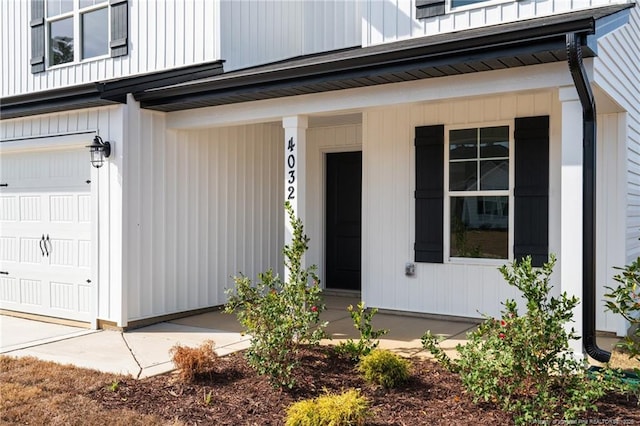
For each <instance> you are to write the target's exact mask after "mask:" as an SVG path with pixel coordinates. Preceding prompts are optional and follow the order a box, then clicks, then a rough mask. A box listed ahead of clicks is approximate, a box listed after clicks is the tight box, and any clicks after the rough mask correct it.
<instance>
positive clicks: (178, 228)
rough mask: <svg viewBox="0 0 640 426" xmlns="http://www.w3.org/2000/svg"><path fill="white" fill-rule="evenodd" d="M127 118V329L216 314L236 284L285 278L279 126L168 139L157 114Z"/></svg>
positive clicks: (184, 134) (194, 132)
mask: <svg viewBox="0 0 640 426" xmlns="http://www.w3.org/2000/svg"><path fill="white" fill-rule="evenodd" d="M129 117H130V122H131V123H132V126H131V128H130V131H129V137H128V140H129V144H128V145H127V151H126V155H127V160H126V171H127V176H128V179H127V182H128V184H127V186H126V187H125V195H124V197H125V202H124V217H125V226H124V235H125V239H124V242H123V253H124V265H123V267H124V275H125V280H126V283H127V285H126V287H127V293H126V304H127V312H128V313H127V321H135V320H139V319H144V318H150V317H157V316H160V315H165V314H171V313H176V312H182V311H189V310H193V309H199V308H207V307H211V306H216V305H221V304H223V303H225V301H226V296H225V289H226V288H229V287H232V286H233V280H232V277H233V276H236V275H238V274H240V273H243V274H245V275H247V276H249V277H250V278H252V279H254V278H255V277H256V276H257V274H258V273H259V272H263V271H266V270H267V269H269V268H274V270H275V271H276V272H279V273H282V270H281V269H282V267H281V266H280V265H282V253H281V250H282V245H283V239H284V227H283V224H284V209H283V206H284V189H283V188H284V182H283V180H282V176H283V174H284V151H283V150H284V145H283V140H284V132H283V129H282V125H281V124H280V123H266V124H255V125H246V126H237V127H226V128H215V129H202V130H178V131H171V130H170V131H165V130H164V129H165V127H164V126H165V123H164V115H163V114H161V113H153V112H148V111H144V110H140V109H135V108H133V107H132V111H131V112H130V115H129Z"/></svg>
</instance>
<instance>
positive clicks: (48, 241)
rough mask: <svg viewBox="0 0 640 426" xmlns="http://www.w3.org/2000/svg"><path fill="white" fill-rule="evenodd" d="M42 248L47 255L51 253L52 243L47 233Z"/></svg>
mask: <svg viewBox="0 0 640 426" xmlns="http://www.w3.org/2000/svg"><path fill="white" fill-rule="evenodd" d="M47 243H49V250H46V248H47ZM44 248H45V250H46V251H47V256H49V255H50V254H51V253H53V243H52V242H51V240H50V239H49V234H47V241H46V242H45V245H44Z"/></svg>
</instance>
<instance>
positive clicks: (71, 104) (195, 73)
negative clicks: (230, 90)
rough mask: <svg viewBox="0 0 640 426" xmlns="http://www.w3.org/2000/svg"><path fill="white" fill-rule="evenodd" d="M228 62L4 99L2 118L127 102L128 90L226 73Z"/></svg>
mask: <svg viewBox="0 0 640 426" xmlns="http://www.w3.org/2000/svg"><path fill="white" fill-rule="evenodd" d="M223 63H224V61H222V60H218V61H213V62H207V63H204V64H197V65H190V66H186V67H181V68H176V69H170V70H165V71H159V72H153V73H148V74H142V75H136V76H131V77H127V78H119V79H114V80H110V81H104V82H98V83H88V84H82V85H77V86H70V87H64V88H60V89H52V90H46V91H39V92H32V93H27V94H23V95H16V96H10V97H5V98H2V99H0V119H11V118H18V117H26V116H31V115H38V114H47V113H53V112H61V111H69V110H74V109H82V108H92V107H99V106H106V105H114V104H118V103H125V102H126V96H127V94H128V93H132V92H135V91H140V90H148V89H151V88H153V87H160V86H167V85H171V84H178V83H184V82H186V81H190V80H194V79H201V78H207V77H212V76H214V75H219V74H222V73H223Z"/></svg>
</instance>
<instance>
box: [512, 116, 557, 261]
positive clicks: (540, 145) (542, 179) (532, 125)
mask: <svg viewBox="0 0 640 426" xmlns="http://www.w3.org/2000/svg"><path fill="white" fill-rule="evenodd" d="M514 139H515V186H514V197H515V206H514V216H515V226H514V235H513V237H514V247H513V254H514V257H515V259H516V260H520V259H522V258H523V257H525V256H527V255H530V256H531V259H532V264H533V266H542V264H543V263H544V262H547V261H548V258H549V117H548V116H543V117H526V118H516V120H515V137H514Z"/></svg>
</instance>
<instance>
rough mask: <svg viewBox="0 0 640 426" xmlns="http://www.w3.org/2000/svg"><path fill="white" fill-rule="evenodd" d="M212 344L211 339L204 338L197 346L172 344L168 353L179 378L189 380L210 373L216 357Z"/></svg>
mask: <svg viewBox="0 0 640 426" xmlns="http://www.w3.org/2000/svg"><path fill="white" fill-rule="evenodd" d="M214 345H215V344H214V343H213V340H205V341H204V342H203V343H202V345H200V346H199V347H197V348H191V347H188V346H181V345H175V346H173V347H172V348H171V350H170V351H169V353H170V354H171V359H172V361H173V364H174V365H175V366H176V368H177V369H178V374H179V376H180V379H182V380H183V381H185V382H191V381H193V380H194V379H195V378H196V377H198V376H203V375H206V374H211V372H212V371H213V369H214V367H215V365H216V361H217V359H218V355H217V354H216V352H215V350H214V349H213V347H214Z"/></svg>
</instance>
